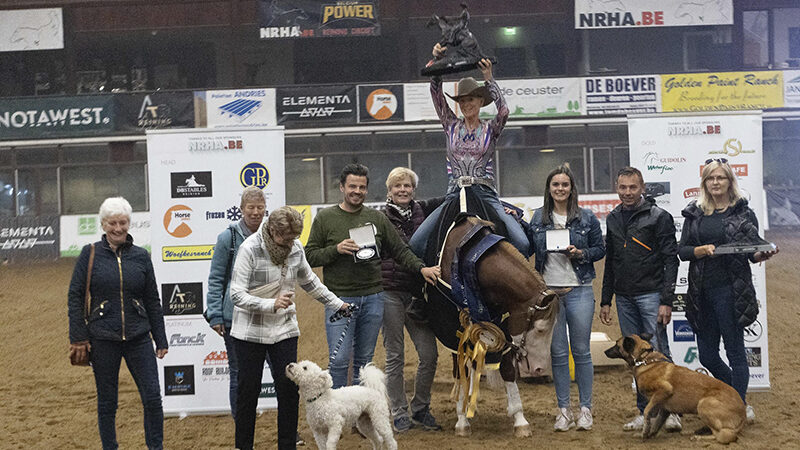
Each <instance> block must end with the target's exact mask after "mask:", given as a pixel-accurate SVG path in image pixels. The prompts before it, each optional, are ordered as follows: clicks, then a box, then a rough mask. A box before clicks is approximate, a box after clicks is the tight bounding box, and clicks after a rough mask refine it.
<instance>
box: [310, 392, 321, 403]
mask: <svg viewBox="0 0 800 450" xmlns="http://www.w3.org/2000/svg"><path fill="white" fill-rule="evenodd" d="M322 394H324V392H320V393H319V394H317V396H316V397H314V398H309V399H306V403H312V402H314V401H316V400H317V399H318V398H320V397H322Z"/></svg>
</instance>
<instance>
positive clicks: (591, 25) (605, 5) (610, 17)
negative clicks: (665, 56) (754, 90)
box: [575, 0, 733, 30]
mask: <svg viewBox="0 0 800 450" xmlns="http://www.w3.org/2000/svg"><path fill="white" fill-rule="evenodd" d="M701 25H733V1H732V0H692V1H687V0H613V1H611V0H602V1H596V0H575V28H576V29H590V30H593V29H605V28H629V27H676V26H683V27H686V26H701Z"/></svg>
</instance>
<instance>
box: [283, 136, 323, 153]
mask: <svg viewBox="0 0 800 450" xmlns="http://www.w3.org/2000/svg"><path fill="white" fill-rule="evenodd" d="M284 152H286V154H287V155H300V154H304V155H305V154H308V155H317V154H320V153H321V152H322V136H321V135H317V136H286V139H285V140H284Z"/></svg>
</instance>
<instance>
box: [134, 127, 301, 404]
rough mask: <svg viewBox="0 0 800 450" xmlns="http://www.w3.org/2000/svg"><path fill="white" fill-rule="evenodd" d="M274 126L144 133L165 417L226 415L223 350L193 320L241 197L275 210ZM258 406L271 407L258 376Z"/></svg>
mask: <svg viewBox="0 0 800 450" xmlns="http://www.w3.org/2000/svg"><path fill="white" fill-rule="evenodd" d="M283 142H284V139H283V129H282V128H249V129H214V130H212V129H199V130H198V129H195V130H163V131H149V132H148V133H147V153H148V161H150V164H148V167H149V172H148V180H149V183H150V214H151V216H152V226H151V246H152V252H151V255H152V259H153V267H154V269H155V272H156V279H157V280H158V283H159V294H161V302H162V305H163V308H164V321H165V322H166V330H167V339H168V340H169V350H170V351H169V354H167V356H166V357H165V358H164V359H163V360H159V376H160V381H161V383H162V386H163V387H164V391H163V393H164V413H165V414H173V415H174V414H181V415H182V414H213V413H228V412H229V411H230V406H229V400H228V382H229V368H228V356H227V351H226V349H225V343H224V341H223V339H222V337H220V336H219V335H217V333H216V332H214V330H212V329H211V328H210V327H209V325H208V323H207V322H206V320H205V319H204V318H203V316H202V313H203V311H204V309H205V307H206V305H205V295H206V293H207V292H208V273H209V268H210V264H211V256H212V255H213V249H214V245H215V243H216V242H217V235H218V234H219V233H221V232H222V231H223V230H224V229H225V228H226V227H227V226H228V224H230V223H234V222H237V221H238V220H239V219H241V217H242V211H241V210H240V209H239V205H240V201H241V192H242V189H244V188H245V187H247V186H256V187H258V188H260V189H262V190H263V191H264V193H265V198H266V203H267V204H266V206H267V210H268V211H271V210H274V209H275V208H277V207H279V206H282V205H284V203H285V199H286V192H285V184H284V183H285V180H284V154H283ZM262 387H263V389H262V390H263V391H264V392H263V398H261V399H260V400H259V408H274V407H276V405H277V403H276V400H275V395H274V389H273V388H272V387H273V386H272V377H271V375H270V372H269V370H268V369H265V371H264V376H263V379H262Z"/></svg>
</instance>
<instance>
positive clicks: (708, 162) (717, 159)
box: [706, 158, 728, 164]
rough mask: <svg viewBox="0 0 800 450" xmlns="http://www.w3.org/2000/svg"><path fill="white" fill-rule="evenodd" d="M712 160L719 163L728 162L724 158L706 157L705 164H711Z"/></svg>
mask: <svg viewBox="0 0 800 450" xmlns="http://www.w3.org/2000/svg"><path fill="white" fill-rule="evenodd" d="M712 162H718V163H720V164H728V160H727V159H725V158H708V159H707V160H706V164H711V163H712Z"/></svg>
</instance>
